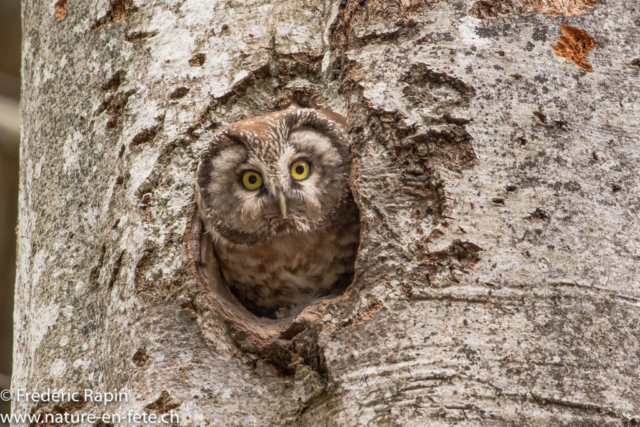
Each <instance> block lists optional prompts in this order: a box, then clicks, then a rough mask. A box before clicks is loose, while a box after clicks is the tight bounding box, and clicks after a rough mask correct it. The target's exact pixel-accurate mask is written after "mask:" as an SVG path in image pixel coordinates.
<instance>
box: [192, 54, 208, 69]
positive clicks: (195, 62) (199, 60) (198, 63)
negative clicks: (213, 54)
mask: <svg viewBox="0 0 640 427" xmlns="http://www.w3.org/2000/svg"><path fill="white" fill-rule="evenodd" d="M206 59H207V55H206V54H204V53H196V54H195V55H193V56H192V57H191V59H190V60H189V65H191V66H192V67H202V65H204V61H205V60H206Z"/></svg>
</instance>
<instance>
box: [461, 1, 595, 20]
mask: <svg viewBox="0 0 640 427" xmlns="http://www.w3.org/2000/svg"><path fill="white" fill-rule="evenodd" d="M595 5H596V4H595V1H594V0H480V1H478V2H476V3H474V5H473V6H472V7H471V9H470V10H469V15H470V16H472V17H474V18H477V19H487V18H495V17H498V16H501V15H533V14H536V13H540V12H542V13H544V14H545V15H547V16H558V15H564V16H573V15H580V14H582V13H584V12H586V11H587V10H588V9H589V8H591V7H595Z"/></svg>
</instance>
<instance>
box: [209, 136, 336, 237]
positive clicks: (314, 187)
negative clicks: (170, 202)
mask: <svg viewBox="0 0 640 427" xmlns="http://www.w3.org/2000/svg"><path fill="white" fill-rule="evenodd" d="M287 136H288V137H285V138H284V140H281V141H278V142H272V143H271V144H272V145H265V143H264V142H262V141H260V142H259V143H257V142H256V143H255V145H254V143H252V142H244V143H242V142H239V143H237V144H230V145H229V146H227V147H226V148H224V149H222V150H221V151H220V152H219V153H218V155H217V156H215V157H213V158H212V159H211V162H212V164H211V168H210V170H211V176H210V179H209V180H208V181H209V184H208V186H207V187H206V191H207V192H208V193H209V194H210V195H211V197H210V200H211V202H210V203H211V204H212V207H213V210H214V211H215V212H216V216H217V218H219V224H220V225H219V227H220V231H223V230H222V228H223V227H224V229H227V230H229V234H227V236H228V238H233V236H234V235H242V236H247V237H242V239H248V238H249V237H248V236H256V237H251V239H254V238H255V239H256V240H258V239H263V238H268V237H270V236H274V235H276V234H280V233H289V232H294V231H310V230H313V229H318V228H319V227H320V228H321V227H324V226H326V224H330V223H331V222H332V220H331V218H332V216H331V215H335V213H334V212H335V211H337V207H338V206H339V204H340V203H341V201H342V199H344V198H345V197H348V184H347V178H348V171H349V159H348V158H344V156H343V155H341V153H340V152H339V151H338V148H337V147H336V146H334V143H333V142H332V140H331V139H330V138H329V136H327V135H325V134H323V133H322V132H319V131H316V130H314V129H310V128H302V129H300V128H299V129H295V128H294V129H292V130H291V131H290V132H289V133H288V135H287ZM345 189H346V190H347V191H345ZM234 233H235V234H234ZM257 236H260V237H257Z"/></svg>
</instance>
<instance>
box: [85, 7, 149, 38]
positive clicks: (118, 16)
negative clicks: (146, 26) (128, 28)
mask: <svg viewBox="0 0 640 427" xmlns="http://www.w3.org/2000/svg"><path fill="white" fill-rule="evenodd" d="M137 10H138V9H137V8H136V7H135V6H134V5H133V0H111V2H110V3H109V10H107V13H105V14H104V16H102V17H100V18H98V19H97V20H96V22H95V23H94V24H93V26H92V27H91V29H90V30H89V31H91V32H93V31H95V30H97V29H98V28H100V27H103V26H105V25H111V24H113V23H114V22H126V21H128V20H129V17H130V16H131V14H132V13H135V12H137Z"/></svg>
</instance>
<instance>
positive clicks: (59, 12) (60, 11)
mask: <svg viewBox="0 0 640 427" xmlns="http://www.w3.org/2000/svg"><path fill="white" fill-rule="evenodd" d="M54 11H55V14H56V20H58V21H62V20H63V19H64V17H65V16H67V0H58V1H57V2H56V4H55V6H54Z"/></svg>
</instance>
